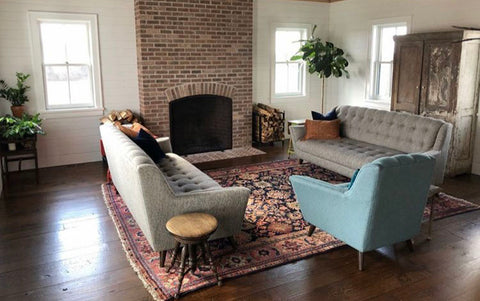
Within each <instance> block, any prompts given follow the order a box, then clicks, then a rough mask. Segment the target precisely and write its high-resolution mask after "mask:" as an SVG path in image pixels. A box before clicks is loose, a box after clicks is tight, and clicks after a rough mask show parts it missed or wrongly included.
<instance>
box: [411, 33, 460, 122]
mask: <svg viewBox="0 0 480 301" xmlns="http://www.w3.org/2000/svg"><path fill="white" fill-rule="evenodd" d="M461 51H462V44H461V43H452V40H429V41H425V47H424V52H423V71H422V88H421V89H422V92H421V101H420V113H421V114H422V115H427V116H432V117H436V118H442V119H448V114H449V113H452V112H453V111H454V109H455V106H456V100H457V89H458V72H459V66H460V55H461Z"/></svg>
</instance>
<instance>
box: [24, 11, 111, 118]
mask: <svg viewBox="0 0 480 301" xmlns="http://www.w3.org/2000/svg"><path fill="white" fill-rule="evenodd" d="M28 18H29V21H30V35H31V40H32V64H33V77H34V79H35V81H34V88H35V91H36V100H37V109H38V111H39V112H40V113H42V115H47V116H48V115H51V116H52V117H71V116H78V115H79V114H81V115H83V116H89V115H94V116H100V115H103V111H104V108H103V97H102V81H101V69H100V50H99V39H98V21H97V15H96V14H84V13H82V14H80V13H54V12H40V11H29V12H28ZM42 21H59V22H65V23H68V22H81V23H87V24H88V26H89V40H90V41H89V42H90V45H89V46H90V56H91V60H92V61H91V70H90V72H91V75H92V89H93V98H94V99H93V105H92V106H80V107H75V106H58V107H51V108H49V107H47V94H46V92H47V91H46V81H45V76H44V65H45V64H44V62H43V54H42V40H41V36H40V22H42Z"/></svg>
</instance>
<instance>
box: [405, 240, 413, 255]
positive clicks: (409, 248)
mask: <svg viewBox="0 0 480 301" xmlns="http://www.w3.org/2000/svg"><path fill="white" fill-rule="evenodd" d="M405 242H406V243H407V248H408V250H409V251H410V252H413V251H415V249H414V247H413V239H409V240H406V241H405Z"/></svg>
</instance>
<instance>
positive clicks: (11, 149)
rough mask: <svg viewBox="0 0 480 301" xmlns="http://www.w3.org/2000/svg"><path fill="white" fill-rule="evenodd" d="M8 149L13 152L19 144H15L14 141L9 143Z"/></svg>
mask: <svg viewBox="0 0 480 301" xmlns="http://www.w3.org/2000/svg"><path fill="white" fill-rule="evenodd" d="M8 150H9V151H11V152H13V151H16V150H17V144H15V143H13V142H12V143H9V144H8Z"/></svg>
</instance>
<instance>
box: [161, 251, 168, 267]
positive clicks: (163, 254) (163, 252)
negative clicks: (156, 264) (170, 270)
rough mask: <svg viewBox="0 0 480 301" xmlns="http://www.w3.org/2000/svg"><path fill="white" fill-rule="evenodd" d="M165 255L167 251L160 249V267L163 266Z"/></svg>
mask: <svg viewBox="0 0 480 301" xmlns="http://www.w3.org/2000/svg"><path fill="white" fill-rule="evenodd" d="M165 257H167V251H160V267H161V268H163V267H164V266H165Z"/></svg>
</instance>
